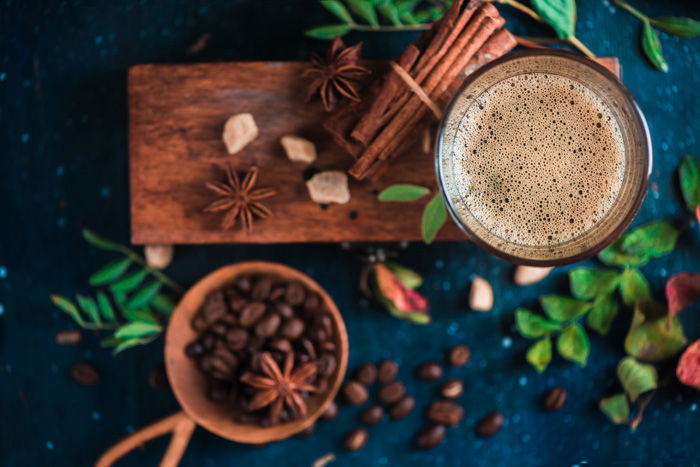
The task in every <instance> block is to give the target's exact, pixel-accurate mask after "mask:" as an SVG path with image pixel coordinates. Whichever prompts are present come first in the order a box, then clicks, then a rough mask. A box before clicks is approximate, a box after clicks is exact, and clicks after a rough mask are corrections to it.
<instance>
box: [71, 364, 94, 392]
mask: <svg viewBox="0 0 700 467" xmlns="http://www.w3.org/2000/svg"><path fill="white" fill-rule="evenodd" d="M70 375H71V377H72V378H73V381H75V382H76V383H78V384H83V385H85V386H92V385H93V384H97V383H98V382H99V381H100V374H99V373H98V372H97V370H96V369H95V367H94V366H92V365H90V364H89V363H76V364H75V365H73V366H72V367H71V369H70Z"/></svg>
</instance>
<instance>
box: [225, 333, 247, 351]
mask: <svg viewBox="0 0 700 467" xmlns="http://www.w3.org/2000/svg"><path fill="white" fill-rule="evenodd" d="M226 343H227V344H228V346H229V348H230V349H231V350H242V349H243V348H245V346H246V344H248V331H246V330H245V329H243V328H239V327H235V328H231V329H229V330H228V332H227V333H226Z"/></svg>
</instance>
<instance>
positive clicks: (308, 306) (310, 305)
mask: <svg viewBox="0 0 700 467" xmlns="http://www.w3.org/2000/svg"><path fill="white" fill-rule="evenodd" d="M320 307H321V297H319V296H318V294H315V293H313V292H309V293H308V294H307V295H306V300H304V310H305V311H308V312H314V311H316V310H318V309H319V308H320Z"/></svg>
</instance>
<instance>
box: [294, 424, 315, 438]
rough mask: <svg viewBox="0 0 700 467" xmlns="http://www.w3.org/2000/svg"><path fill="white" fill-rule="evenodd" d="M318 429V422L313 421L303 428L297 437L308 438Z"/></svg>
mask: <svg viewBox="0 0 700 467" xmlns="http://www.w3.org/2000/svg"><path fill="white" fill-rule="evenodd" d="M315 431H316V424H314V423H312V424H311V425H309V426H307V427H306V428H304V429H303V430H301V431H300V432H299V433H297V438H302V439H304V438H308V437H309V436H311V435H313V434H314V432H315Z"/></svg>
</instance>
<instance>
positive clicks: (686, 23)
mask: <svg viewBox="0 0 700 467" xmlns="http://www.w3.org/2000/svg"><path fill="white" fill-rule="evenodd" d="M614 2H615V4H616V5H617V6H619V7H621V8H624V9H625V10H627V11H628V12H630V13H631V14H632V15H633V16H635V17H636V18H638V19H639V20H641V21H642V35H641V43H642V50H643V51H644V53H645V54H646V56H647V58H648V59H649V61H650V62H651V64H652V65H654V67H655V68H656V69H658V70H661V71H663V72H667V71H668V63H666V59H665V58H664V53H663V48H662V47H661V41H660V40H659V35H658V33H657V32H656V29H654V27H656V28H658V29H661V30H662V31H664V32H667V33H668V34H673V35H674V36H678V37H683V38H692V37H698V36H700V21H696V20H694V19H692V18H686V17H682V16H656V17H650V16H647V15H645V14H644V13H642V12H641V11H639V10H638V9H636V8H634V7H633V6H632V5H630V4H629V3H627V2H625V1H623V0H614Z"/></svg>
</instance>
